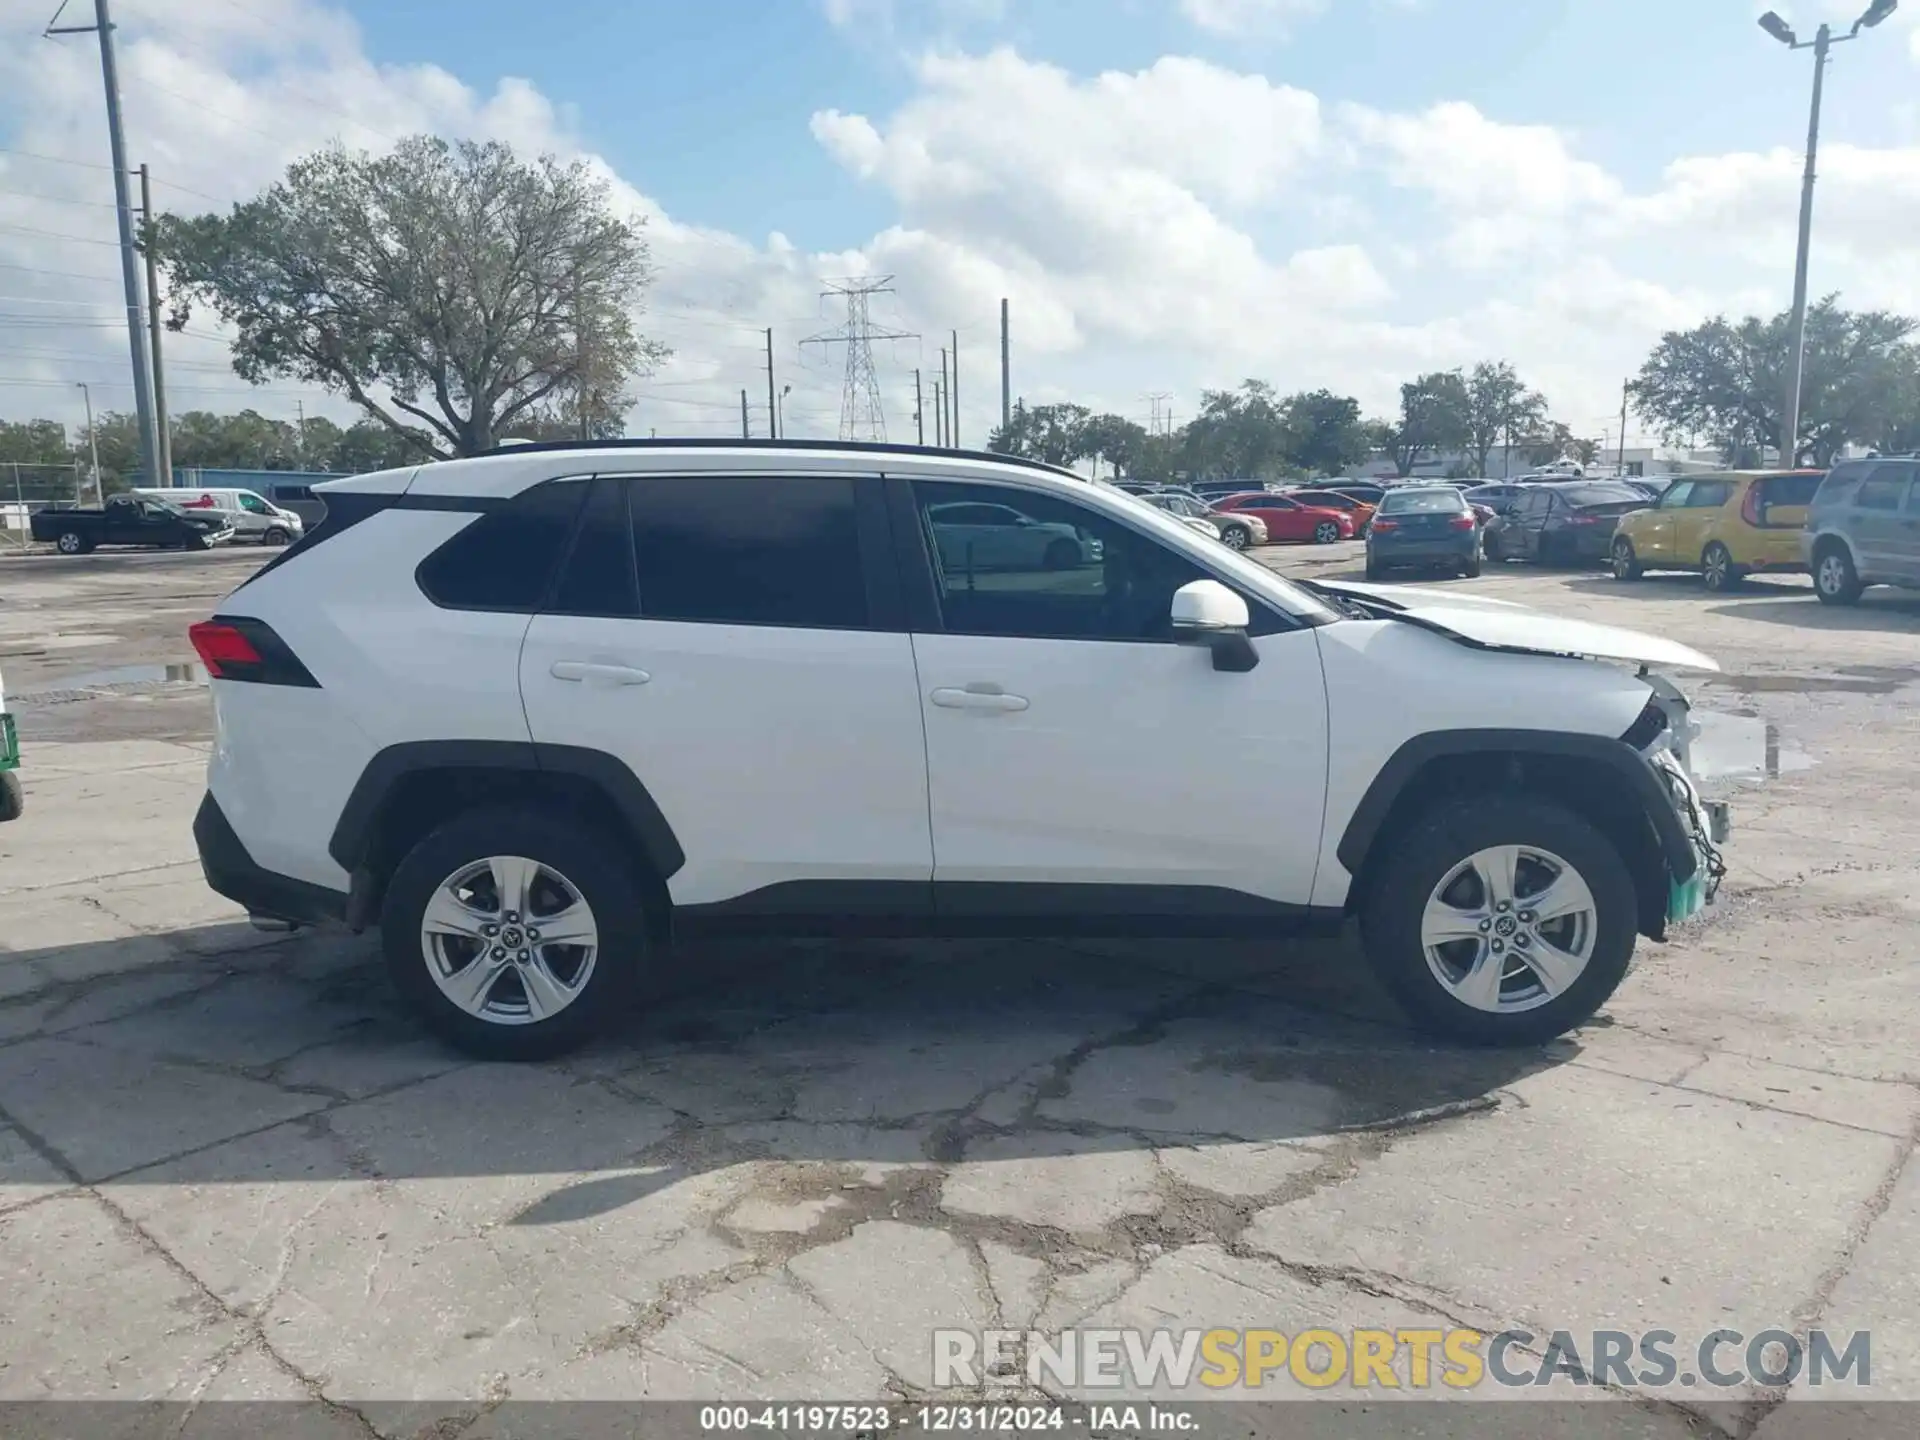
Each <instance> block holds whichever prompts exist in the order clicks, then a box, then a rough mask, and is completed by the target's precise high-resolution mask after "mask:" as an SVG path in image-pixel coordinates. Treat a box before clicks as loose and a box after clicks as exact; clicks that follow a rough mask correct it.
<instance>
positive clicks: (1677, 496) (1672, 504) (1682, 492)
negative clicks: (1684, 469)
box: [1660, 480, 1693, 510]
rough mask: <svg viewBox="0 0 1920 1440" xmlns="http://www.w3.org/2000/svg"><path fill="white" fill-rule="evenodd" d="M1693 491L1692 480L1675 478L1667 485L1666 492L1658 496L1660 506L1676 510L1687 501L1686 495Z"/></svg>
mask: <svg viewBox="0 0 1920 1440" xmlns="http://www.w3.org/2000/svg"><path fill="white" fill-rule="evenodd" d="M1692 493H1693V481H1691V480H1676V481H1675V482H1674V483H1673V484H1672V485H1670V486H1668V487H1667V493H1666V494H1664V495H1662V496H1661V497H1660V508H1661V509H1663V510H1678V509H1680V508H1681V507H1682V506H1683V505H1685V504H1686V503H1687V497H1688V496H1689V495H1691V494H1692Z"/></svg>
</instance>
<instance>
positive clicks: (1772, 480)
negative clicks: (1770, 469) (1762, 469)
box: [1754, 475, 1820, 505]
mask: <svg viewBox="0 0 1920 1440" xmlns="http://www.w3.org/2000/svg"><path fill="white" fill-rule="evenodd" d="M1754 483H1755V484H1757V485H1758V486H1759V487H1760V503H1761V504H1762V505H1811V504H1812V503H1813V496H1814V492H1815V491H1817V490H1818V489H1819V488H1820V477H1819V476H1818V475H1769V476H1768V477H1767V478H1766V479H1764V480H1758V481H1755V482H1754Z"/></svg>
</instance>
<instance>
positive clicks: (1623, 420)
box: [1619, 380, 1633, 475]
mask: <svg viewBox="0 0 1920 1440" xmlns="http://www.w3.org/2000/svg"><path fill="white" fill-rule="evenodd" d="M1632 385H1633V382H1632V381H1631V380H1625V381H1622V382H1621V384H1620V464H1619V470H1620V473H1621V474H1622V475H1625V474H1626V473H1627V396H1629V395H1630V394H1632V393H1633V392H1632V389H1631V386H1632Z"/></svg>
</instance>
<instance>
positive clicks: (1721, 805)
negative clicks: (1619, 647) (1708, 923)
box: [1621, 666, 1733, 921]
mask: <svg viewBox="0 0 1920 1440" xmlns="http://www.w3.org/2000/svg"><path fill="white" fill-rule="evenodd" d="M1639 676H1640V679H1641V680H1643V681H1645V682H1646V684H1647V685H1648V686H1649V688H1651V689H1652V691H1653V695H1652V697H1651V698H1650V699H1649V700H1648V701H1647V708H1646V710H1644V711H1643V712H1642V713H1641V716H1640V718H1639V719H1638V720H1636V721H1635V722H1634V725H1633V728H1632V729H1631V730H1629V731H1628V732H1627V733H1626V735H1624V736H1622V737H1621V738H1622V739H1624V740H1625V741H1626V742H1627V743H1628V744H1630V745H1632V746H1633V747H1634V749H1636V750H1638V751H1639V752H1640V753H1641V754H1642V755H1644V756H1646V757H1647V763H1648V764H1650V765H1652V766H1653V768H1654V770H1655V772H1656V773H1657V774H1658V775H1659V776H1660V778H1661V780H1662V781H1663V782H1664V783H1665V785H1666V787H1667V792H1668V794H1669V796H1670V797H1671V799H1672V802H1673V808H1674V810H1675V812H1676V813H1677V814H1678V815H1679V816H1680V818H1681V820H1682V822H1683V823H1684V824H1685V826H1686V828H1687V838H1688V840H1689V841H1690V842H1691V843H1692V845H1693V847H1694V851H1695V853H1696V854H1697V855H1698V857H1699V868H1698V870H1696V871H1695V873H1694V874H1693V876H1692V877H1691V878H1690V879H1687V880H1684V881H1682V880H1674V881H1671V882H1670V892H1669V894H1668V897H1667V919H1668V920H1669V921H1680V920H1685V919H1687V918H1689V917H1690V916H1693V915H1696V914H1698V913H1699V912H1700V911H1701V910H1703V909H1704V908H1705V907H1706V906H1708V905H1710V904H1712V903H1713V899H1714V897H1715V896H1716V895H1717V894H1718V893H1719V890H1720V882H1721V881H1722V880H1723V879H1724V878H1726V873H1727V865H1726V860H1725V858H1724V857H1723V856H1722V855H1721V854H1720V846H1722V845H1724V844H1725V843H1726V841H1727V837H1728V836H1729V835H1730V834H1731V833H1732V830H1733V821H1732V814H1731V812H1730V811H1729V809H1728V807H1727V805H1726V804H1725V802H1723V801H1714V800H1706V799H1703V798H1702V797H1701V794H1700V790H1699V787H1698V786H1697V785H1695V784H1694V782H1693V774H1692V771H1693V762H1692V749H1693V742H1694V741H1695V740H1696V739H1698V738H1699V735H1700V727H1699V725H1698V723H1696V722H1695V720H1694V718H1693V706H1692V704H1691V703H1690V702H1689V701H1688V700H1687V697H1686V696H1685V695H1683V694H1682V693H1681V692H1680V688H1679V687H1678V686H1677V685H1675V684H1674V683H1673V682H1672V681H1671V680H1669V679H1667V677H1666V676H1664V675H1659V674H1655V673H1654V672H1653V671H1651V670H1649V669H1648V668H1647V667H1645V666H1642V667H1641V668H1640V671H1639Z"/></svg>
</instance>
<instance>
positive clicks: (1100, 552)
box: [913, 481, 1258, 640]
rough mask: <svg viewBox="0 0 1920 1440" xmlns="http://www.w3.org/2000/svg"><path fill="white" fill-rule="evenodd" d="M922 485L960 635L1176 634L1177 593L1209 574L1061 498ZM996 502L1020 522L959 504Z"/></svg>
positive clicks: (933, 546)
mask: <svg viewBox="0 0 1920 1440" xmlns="http://www.w3.org/2000/svg"><path fill="white" fill-rule="evenodd" d="M913 491H914V499H915V501H916V502H917V503H918V505H919V508H920V515H921V523H922V525H923V526H924V528H925V533H926V536H927V544H928V550H929V552H930V554H931V558H932V561H933V566H934V578H935V582H936V584H937V585H938V587H939V591H940V610H941V618H942V621H943V622H944V624H945V626H946V628H947V630H948V631H949V632H952V633H955V634H962V635H1023V636H1031V637H1037V638H1048V639H1070V640H1170V639H1171V638H1172V628H1171V626H1170V624H1169V612H1170V611H1171V609H1172V605H1173V592H1174V591H1175V590H1178V589H1179V588H1180V587H1181V586H1182V585H1186V584H1190V583H1191V582H1193V581H1195V580H1205V579H1208V578H1210V577H1209V576H1208V574H1207V572H1206V571H1205V570H1203V569H1201V568H1200V566H1199V565H1197V564H1195V563H1194V562H1193V561H1191V560H1188V559H1187V558H1186V557H1185V556H1183V555H1181V554H1179V553H1178V552H1177V551H1174V550H1170V549H1168V548H1167V547H1166V546H1165V545H1162V544H1161V543H1160V542H1159V541H1157V540H1154V539H1151V538H1149V537H1148V536H1145V535H1141V534H1139V533H1138V532H1136V531H1133V530H1129V529H1128V528H1127V527H1126V526H1124V525H1121V524H1120V523H1118V522H1117V521H1114V520H1110V519H1108V518H1107V517H1106V516H1105V515H1101V514H1097V513H1095V512H1094V511H1091V510H1086V509H1083V508H1082V507H1080V506H1078V505H1075V504H1072V503H1071V502H1069V501H1066V500H1062V499H1060V498H1058V497H1056V496H1052V495H1042V494H1036V493H1030V492H1027V491H1023V490H1012V489H1003V488H1001V487H998V486H990V485H947V484H940V483H936V482H927V481H921V482H916V483H915V485H914V487H913ZM989 498H991V499H993V500H1005V501H1006V502H1007V504H1008V505H1010V506H1012V507H1014V508H1016V509H1017V512H1018V514H1019V516H1020V523H1019V524H1018V525H1017V526H1012V527H1008V526H991V527H990V526H978V525H970V524H967V523H965V517H966V516H967V515H968V514H969V513H970V512H972V511H973V510H974V509H976V508H977V506H976V504H968V503H956V502H966V501H974V502H982V501H985V500H987V499H989ZM1256 613H1258V612H1256ZM1256 633H1257V632H1256Z"/></svg>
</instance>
